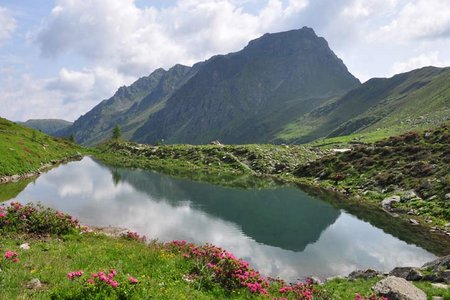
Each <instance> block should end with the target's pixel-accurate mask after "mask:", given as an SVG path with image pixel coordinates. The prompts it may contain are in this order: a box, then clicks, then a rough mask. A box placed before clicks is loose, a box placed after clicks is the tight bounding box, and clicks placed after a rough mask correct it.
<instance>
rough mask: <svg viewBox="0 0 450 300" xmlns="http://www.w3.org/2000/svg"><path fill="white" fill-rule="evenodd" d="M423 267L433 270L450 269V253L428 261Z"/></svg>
mask: <svg viewBox="0 0 450 300" xmlns="http://www.w3.org/2000/svg"><path fill="white" fill-rule="evenodd" d="M422 269H432V270H433V271H438V270H446V269H450V255H447V256H444V257H440V258H438V259H435V260H433V261H431V262H427V263H426V264H424V265H423V266H422Z"/></svg>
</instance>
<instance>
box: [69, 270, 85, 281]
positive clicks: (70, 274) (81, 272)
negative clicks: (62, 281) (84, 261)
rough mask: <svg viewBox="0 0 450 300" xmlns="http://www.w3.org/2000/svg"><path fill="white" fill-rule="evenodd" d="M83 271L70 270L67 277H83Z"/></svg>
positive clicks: (72, 278)
mask: <svg viewBox="0 0 450 300" xmlns="http://www.w3.org/2000/svg"><path fill="white" fill-rule="evenodd" d="M83 273H84V272H83V271H81V270H80V271H75V272H69V273H67V278H69V280H74V279H75V278H76V277H81V275H83Z"/></svg>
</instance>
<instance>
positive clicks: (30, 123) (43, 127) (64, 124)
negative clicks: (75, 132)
mask: <svg viewBox="0 0 450 300" xmlns="http://www.w3.org/2000/svg"><path fill="white" fill-rule="evenodd" d="M18 123H19V124H21V125H24V126H26V127H28V128H33V129H36V130H40V131H42V132H45V133H47V134H50V135H53V134H55V133H57V132H58V131H61V130H64V129H66V128H68V127H69V126H71V125H72V124H73V123H72V122H69V121H66V120H60V119H31V120H27V121H26V122H18Z"/></svg>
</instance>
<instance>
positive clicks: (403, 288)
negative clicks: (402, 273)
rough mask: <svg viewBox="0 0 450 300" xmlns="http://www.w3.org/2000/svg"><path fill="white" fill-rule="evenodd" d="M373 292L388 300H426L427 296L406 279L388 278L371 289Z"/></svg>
mask: <svg viewBox="0 0 450 300" xmlns="http://www.w3.org/2000/svg"><path fill="white" fill-rule="evenodd" d="M372 289H373V291H374V292H376V293H377V294H380V295H382V296H384V297H386V298H387V299H388V300H426V299H427V295H426V294H425V293H424V291H422V290H421V289H418V288H417V287H415V286H414V285H413V284H412V283H410V282H409V281H407V280H406V279H403V278H399V277H395V276H389V277H387V278H385V279H383V280H381V281H379V282H377V283H376V284H375V285H374V286H373V287H372Z"/></svg>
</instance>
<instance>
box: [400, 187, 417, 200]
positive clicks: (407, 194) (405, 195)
mask: <svg viewBox="0 0 450 300" xmlns="http://www.w3.org/2000/svg"><path fill="white" fill-rule="evenodd" d="M415 198H418V199H420V197H419V196H417V194H416V192H414V190H409V191H406V192H404V193H403V194H402V195H401V196H400V199H401V201H403V202H406V201H409V200H412V199H415Z"/></svg>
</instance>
